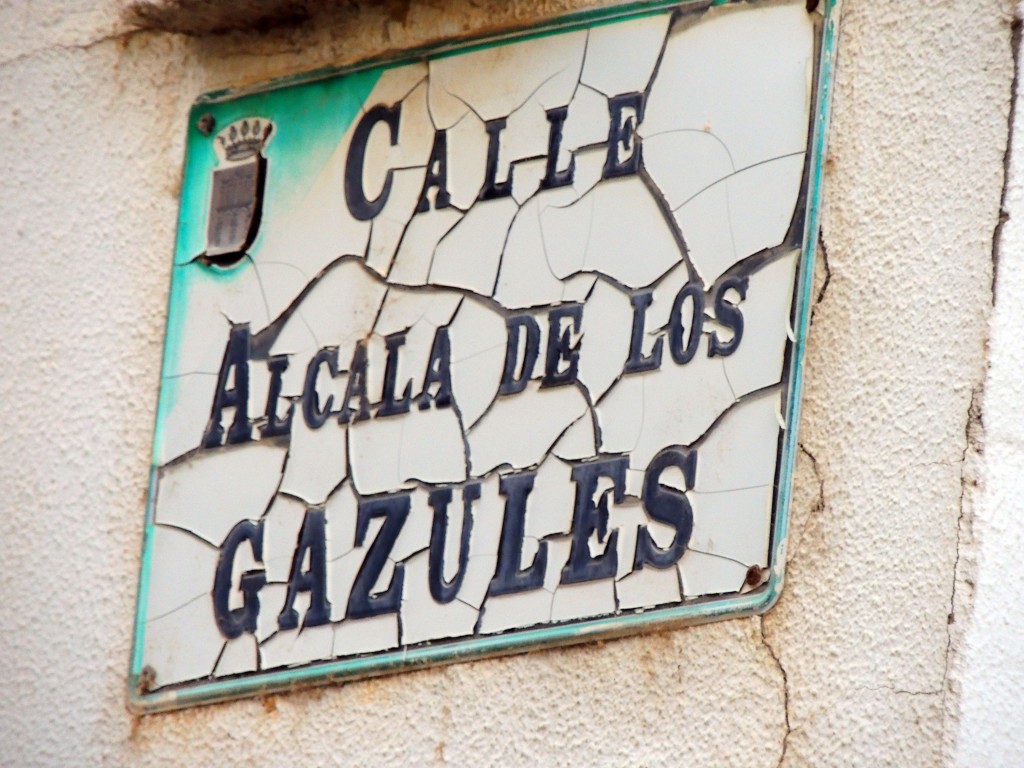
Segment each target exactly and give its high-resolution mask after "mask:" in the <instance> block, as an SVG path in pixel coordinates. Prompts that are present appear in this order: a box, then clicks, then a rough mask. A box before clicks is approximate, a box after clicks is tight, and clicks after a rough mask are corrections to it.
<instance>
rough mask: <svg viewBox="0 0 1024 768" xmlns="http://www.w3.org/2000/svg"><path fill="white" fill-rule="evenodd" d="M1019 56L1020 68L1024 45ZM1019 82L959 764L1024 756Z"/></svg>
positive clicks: (962, 659) (988, 391)
mask: <svg viewBox="0 0 1024 768" xmlns="http://www.w3.org/2000/svg"><path fill="white" fill-rule="evenodd" d="M1019 13H1020V9H1019V8H1018V15H1019ZM1017 56H1018V72H1019V67H1020V51H1019V50H1018V51H1017ZM1018 80H1019V78H1018ZM1016 87H1017V90H1016V94H1015V95H1016V98H1017V103H1016V109H1015V113H1014V116H1013V134H1012V135H1013V140H1012V146H1011V151H1010V155H1009V157H1008V162H1007V171H1008V178H1007V185H1006V193H1005V199H1004V203H1003V210H1004V215H1005V217H1006V221H1005V223H1004V225H1003V226H1002V228H1001V229H1000V231H999V238H998V243H997V256H998V259H997V270H996V287H995V299H996V301H995V308H994V310H993V312H992V319H991V330H990V336H989V340H988V352H989V370H988V376H987V379H986V382H985V401H984V402H985V404H984V435H985V438H984V462H983V470H982V472H981V477H982V478H983V485H982V489H981V493H980V494H979V495H978V496H979V498H978V503H977V504H976V505H975V508H974V515H973V519H972V520H971V527H972V535H973V539H974V541H975V547H974V551H973V557H974V560H975V564H974V575H975V578H974V594H973V604H972V609H971V620H970V626H969V628H968V630H967V632H966V635H965V637H964V639H963V642H962V644H961V647H960V652H959V655H958V656H959V657H958V659H957V663H958V670H957V671H958V675H959V678H960V680H961V688H960V697H959V711H960V719H959V723H958V738H957V750H958V751H957V757H958V762H959V763H960V764H961V765H1014V764H1017V763H1019V762H1020V761H1021V760H1022V759H1024V757H1022V756H1024V709H1022V707H1021V704H1022V702H1024V693H1022V691H1024V662H1022V661H1021V658H1020V655H1019V650H1020V648H1021V643H1022V638H1024V610H1022V609H1021V606H1022V605H1024V585H1022V583H1021V581H1020V579H1017V578H1015V574H1016V573H1017V572H1018V571H1019V570H1020V553H1021V551H1022V550H1024V504H1022V501H1021V500H1022V499H1024V422H1022V420H1021V413H1020V403H1021V402H1024V349H1022V346H1021V342H1020V333H1021V328H1022V327H1024V303H1022V302H1021V300H1020V297H1021V295H1024V149H1022V147H1021V141H1022V139H1024V111H1022V110H1021V107H1020V101H1019V100H1020V95H1021V90H1020V83H1019V82H1017V83H1016Z"/></svg>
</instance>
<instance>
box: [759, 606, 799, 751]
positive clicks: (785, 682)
mask: <svg viewBox="0 0 1024 768" xmlns="http://www.w3.org/2000/svg"><path fill="white" fill-rule="evenodd" d="M758 629H759V631H760V633H761V645H763V646H764V648H765V650H767V651H768V653H769V655H770V656H771V657H772V661H774V662H775V668H776V669H778V671H779V674H780V675H781V676H782V697H783V699H782V702H783V715H784V716H785V721H784V722H785V726H786V732H785V733H784V734H783V735H782V745H781V751H780V753H779V760H778V762H777V763H776V764H775V765H776V766H777V768H782V765H783V763H784V762H785V760H786V753H787V751H788V749H789V737H790V735H792V733H793V725H792V723H791V721H790V714H789V711H790V691H789V674H788V673H787V672H786V668H785V667H784V666H783V664H782V657H781V654H780V653H779V652H777V651H776V650H775V648H774V647H773V646H772V644H771V642H770V641H769V640H768V636H767V634H766V633H765V630H764V616H759V617H758Z"/></svg>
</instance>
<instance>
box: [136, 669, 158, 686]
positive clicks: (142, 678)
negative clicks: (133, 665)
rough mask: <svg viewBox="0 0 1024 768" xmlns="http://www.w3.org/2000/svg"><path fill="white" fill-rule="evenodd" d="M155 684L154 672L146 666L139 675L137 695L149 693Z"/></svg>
mask: <svg viewBox="0 0 1024 768" xmlns="http://www.w3.org/2000/svg"><path fill="white" fill-rule="evenodd" d="M155 682H156V670H155V669H153V668H152V667H151V666H149V664H147V665H146V666H144V667H143V668H142V671H141V672H140V673H139V693H149V691H150V689H151V688H152V687H153V684H154V683H155Z"/></svg>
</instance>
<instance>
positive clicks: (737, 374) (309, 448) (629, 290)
mask: <svg viewBox="0 0 1024 768" xmlns="http://www.w3.org/2000/svg"><path fill="white" fill-rule="evenodd" d="M831 13H832V11H831V5H830V4H829V3H824V4H823V5H822V8H820V9H818V10H814V11H808V10H807V4H806V3H805V0H798V2H786V1H780V0H769V1H766V2H749V3H736V4H732V3H723V2H713V3H710V2H682V3H674V4H666V3H645V4H638V5H632V6H628V7H622V6H620V7H618V8H617V9H614V10H610V11H599V12H593V11H592V12H589V13H586V14H583V15H576V16H571V17H568V18H564V19H561V20H560V21H559V22H558V24H557V25H554V26H548V27H544V28H539V29H538V28H534V29H530V30H526V31H520V32H518V33H516V34H514V35H511V36H506V37H503V38H500V39H489V40H486V41H479V40H478V41H473V42H472V45H471V46H470V45H467V44H466V43H460V44H458V45H451V46H448V47H446V48H444V49H432V50H427V51H417V52H415V53H414V54H410V55H409V56H408V57H407V58H405V59H403V60H400V61H388V62H383V63H380V62H375V63H372V64H367V65H365V66H363V67H361V68H357V69H352V70H347V71H344V72H336V73H327V74H323V73H319V74H317V75H316V76H311V77H307V78H304V79H300V80H297V81H291V82H287V83H276V84H273V85H271V86H268V87H265V88H264V89H261V90H258V91H251V92H232V93H222V94H214V95H211V96H208V97H205V98H203V99H201V100H200V101H199V103H198V104H197V105H196V107H195V108H194V110H193V113H192V116H191V123H190V126H189V134H188V144H187V159H186V164H185V174H184V181H183V186H182V192H181V215H180V223H179V228H178V240H177V248H176V251H175V259H174V266H173V272H172V281H171V291H170V303H169V310H168V320H167V323H168V326H167V337H166V347H165V353H164V362H163V373H162V378H161V389H160V399H159V406H158V413H157V419H156V427H155V435H154V447H153V463H152V473H151V481H150V493H149V500H148V506H147V513H146V528H145V539H144V549H143V556H142V568H141V578H140V584H139V599H138V616H137V623H136V637H135V648H134V652H133V658H132V668H131V681H130V683H131V697H130V698H131V703H132V706H133V708H134V709H136V710H137V711H142V712H146V711H155V710H159V709H169V708H173V707H180V706H186V705H189V704H193V703H202V702H209V701H218V700H223V699H227V698H232V697H236V696H241V695H245V694H247V693H258V692H269V691H274V690H282V689H285V688H291V687H294V686H295V685H299V684H303V683H317V682H325V681H328V680H336V679H343V678H350V677H356V676H365V675H370V674H380V673H382V672H385V671H389V670H394V669H398V668H405V667H412V666H422V665H423V664H426V663H440V662H448V661H453V660H458V659H464V658H472V657H482V656H485V655H493V654H496V653H504V652H514V651H522V650H528V649H531V648H536V647H540V646H550V645H556V644H565V643H570V642H575V641H579V640H583V639H587V638H592V637H600V636H603V637H607V636H612V635H617V634H623V633H627V632H633V631H639V630H641V629H649V628H654V627H660V626H670V625H678V624H681V623H686V622H695V621H705V620H708V619H711V618H717V617H726V616H738V615H748V614H751V613H755V612H760V611H764V610H767V609H768V608H769V607H770V606H771V605H772V603H773V602H774V600H775V599H776V597H777V595H778V592H779V589H780V588H781V583H782V567H783V561H784V555H785V540H786V530H787V514H788V512H787V510H788V499H789V487H790V477H791V473H792V467H793V461H794V452H795V446H796V435H795V427H796V419H797V415H798V406H799V391H800V380H801V379H800V374H801V367H800V361H801V356H802V349H803V339H804V334H805V332H806V326H807V314H808V295H809V291H810V280H811V277H810V265H811V257H812V251H813V244H814V241H815V237H816V234H815V233H816V226H817V220H816V219H817V215H816V211H817V208H816V201H817V197H818V190H819V184H820V176H821V159H822V149H823V143H824V127H825V122H826V118H827V109H826V105H827V102H828V99H827V95H828V83H829V77H830V70H831V60H832V59H831V56H832V45H833V29H832V24H833V21H832V19H831Z"/></svg>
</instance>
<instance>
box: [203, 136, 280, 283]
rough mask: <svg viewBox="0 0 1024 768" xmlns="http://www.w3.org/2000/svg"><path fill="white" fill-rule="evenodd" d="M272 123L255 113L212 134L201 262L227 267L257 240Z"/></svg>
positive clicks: (245, 252)
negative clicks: (215, 163)
mask: <svg viewBox="0 0 1024 768" xmlns="http://www.w3.org/2000/svg"><path fill="white" fill-rule="evenodd" d="M273 131H274V124H273V123H272V122H271V121H269V120H263V119H260V118H245V119H242V120H236V121H235V122H233V123H231V125H229V126H227V127H226V128H224V129H223V130H222V131H221V132H220V133H218V134H217V142H216V151H217V157H218V159H219V160H220V161H221V166H222V167H220V168H217V169H216V170H215V171H214V172H213V183H212V185H211V190H210V211H209V219H208V224H207V228H206V251H205V252H204V253H203V254H202V257H201V258H203V259H204V260H205V261H207V262H209V263H212V264H217V265H219V266H229V265H231V264H234V263H236V262H237V261H239V260H241V259H243V258H245V256H246V255H247V251H248V249H249V247H250V246H251V245H252V244H253V241H254V240H255V239H256V235H257V233H258V232H259V228H260V216H261V214H262V211H263V188H264V184H265V183H266V178H267V158H266V157H265V156H264V155H263V148H264V147H266V145H267V142H268V141H269V140H270V136H271V134H272V133H273Z"/></svg>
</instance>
